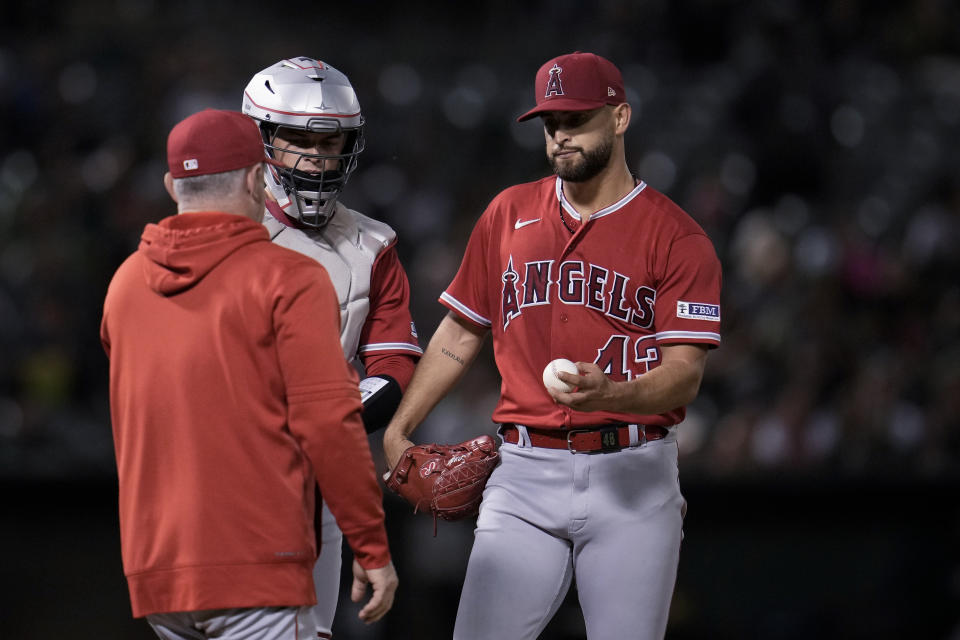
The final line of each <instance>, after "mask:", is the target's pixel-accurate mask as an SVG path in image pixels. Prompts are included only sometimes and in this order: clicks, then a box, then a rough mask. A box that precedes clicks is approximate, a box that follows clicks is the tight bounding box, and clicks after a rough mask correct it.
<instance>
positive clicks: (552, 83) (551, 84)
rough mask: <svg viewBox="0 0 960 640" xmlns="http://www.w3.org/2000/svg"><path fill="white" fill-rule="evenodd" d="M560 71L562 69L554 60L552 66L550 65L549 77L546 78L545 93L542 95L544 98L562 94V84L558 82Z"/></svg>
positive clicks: (561, 71)
mask: <svg viewBox="0 0 960 640" xmlns="http://www.w3.org/2000/svg"><path fill="white" fill-rule="evenodd" d="M561 73H563V69H561V68H560V65H558V64H557V63H556V62H554V63H553V66H552V67H550V79H549V80H547V93H546V95H544V96H543V97H544V98H549V97H550V96H562V95H563V84H561V83H560V74H561Z"/></svg>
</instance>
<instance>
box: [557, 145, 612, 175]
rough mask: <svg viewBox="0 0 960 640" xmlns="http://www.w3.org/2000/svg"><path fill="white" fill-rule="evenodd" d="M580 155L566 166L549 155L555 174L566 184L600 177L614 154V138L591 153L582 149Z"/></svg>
mask: <svg viewBox="0 0 960 640" xmlns="http://www.w3.org/2000/svg"><path fill="white" fill-rule="evenodd" d="M579 153H580V157H578V158H576V160H575V161H574V162H572V163H567V164H565V165H560V164H559V163H558V162H557V159H556V158H555V157H553V155H552V154H547V159H548V160H549V161H550V167H551V168H552V169H553V172H554V173H555V174H557V175H558V176H559V177H560V179H561V180H563V181H564V182H586V181H587V180H590V179H591V178H595V177H596V176H598V175H600V172H601V171H603V170H604V169H605V168H606V167H607V165H608V164H609V163H610V155H611V154H612V153H613V137H609V138H607V139H605V140H603V141H602V142H601V143H600V144H598V145H597V146H596V147H595V148H593V149H591V150H589V151H584V150H583V149H581V150H580V152H579Z"/></svg>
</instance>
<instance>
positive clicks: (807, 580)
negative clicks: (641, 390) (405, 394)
mask: <svg viewBox="0 0 960 640" xmlns="http://www.w3.org/2000/svg"><path fill="white" fill-rule="evenodd" d="M958 42H960V10H958V5H957V4H956V3H955V2H952V1H950V0H913V1H904V2H891V1H868V0H859V1H857V0H818V1H812V2H807V1H803V0H767V1H762V2H761V1H757V2H735V1H732V0H727V1H724V0H699V1H692V0H685V1H681V0H676V1H670V0H654V1H650V2H629V1H626V0H617V1H610V2H597V3H588V2H580V1H576V0H555V1H553V2H546V1H544V2H540V1H533V0H527V1H524V0H494V1H489V2H483V3H435V4H433V5H429V4H420V3H409V2H408V3H398V2H381V1H374V0H354V2H349V3H289V4H284V3H279V2H277V3H262V2H260V3H252V2H228V1H226V0H206V1H204V0H194V1H190V2H186V1H182V0H171V1H168V2H162V1H160V0H116V1H106V0H101V1H90V2H70V3H68V2H56V1H50V0H34V1H32V2H29V3H7V4H6V5H5V7H4V9H3V12H2V19H0V117H2V122H3V124H2V128H0V486H2V496H3V508H2V510H0V553H2V556H3V560H2V561H0V567H2V568H0V585H2V590H3V591H2V598H0V620H2V622H0V629H2V630H0V636H2V637H4V638H13V639H20V638H25V639H33V638H68V637H69V638H71V639H73V640H81V639H86V638H98V639H101V638H113V639H145V638H150V637H152V634H151V632H150V631H149V629H148V626H147V625H146V623H145V622H143V621H140V620H137V621H135V620H133V619H131V617H130V609H129V604H128V601H127V595H126V585H125V582H124V579H123V574H122V568H121V566H120V557H119V540H118V534H117V522H116V505H115V500H116V484H115V483H116V481H115V475H114V470H113V460H112V449H111V446H112V445H111V436H110V427H109V415H108V407H107V362H106V358H105V357H104V354H103V352H102V350H101V349H100V345H99V342H98V323H99V317H100V310H101V302H102V299H103V295H104V292H105V288H106V284H107V282H108V280H109V278H110V275H111V274H112V272H113V270H114V269H115V268H116V267H117V265H118V264H119V263H120V262H121V260H122V259H123V258H124V257H125V256H126V255H127V254H128V253H129V252H130V251H132V250H133V249H134V248H135V246H136V243H137V238H138V235H139V233H140V230H141V229H142V227H143V225H144V224H145V223H147V222H152V221H156V220H158V219H160V218H161V217H163V216H165V215H168V214H170V213H172V212H173V211H174V208H173V206H172V204H171V202H169V201H168V199H167V197H166V194H165V193H164V191H163V190H162V187H161V176H162V174H163V172H164V144H165V138H166V134H167V132H168V130H169V128H170V127H171V126H172V125H173V124H174V123H175V122H177V121H178V120H179V119H181V118H182V117H184V116H186V115H187V114H189V113H191V112H193V111H196V110H199V109H201V108H204V107H208V106H210V107H220V108H234V109H236V108H239V104H240V96H241V92H242V89H243V87H244V85H245V84H246V81H247V80H248V78H249V76H250V75H252V74H253V73H254V72H256V71H258V70H259V69H261V68H263V67H265V66H267V65H269V64H271V63H273V62H275V61H276V60H278V59H280V58H283V57H290V56H296V55H309V56H316V57H319V58H321V59H323V60H325V61H327V62H329V63H331V64H333V65H334V66H336V67H338V68H340V69H341V70H343V71H344V72H346V73H347V74H348V75H349V77H350V78H351V80H352V82H353V84H354V86H355V87H356V89H357V91H358V93H359V96H360V100H361V104H362V106H363V111H364V114H365V116H366V118H367V122H368V127H367V139H368V147H367V150H366V152H365V153H364V155H363V156H362V158H361V168H360V170H359V171H358V173H357V174H355V176H354V178H353V179H352V181H351V183H350V185H348V187H347V191H346V194H345V196H344V198H343V200H344V201H345V202H346V203H347V204H349V205H351V206H352V207H354V208H357V209H359V210H361V211H364V212H366V213H368V214H371V215H374V216H376V217H379V218H381V219H383V220H385V221H387V222H389V223H390V224H392V225H393V226H394V227H395V228H396V229H397V230H398V232H399V233H400V245H399V249H400V253H401V258H402V259H403V261H404V263H405V266H406V268H407V270H408V273H409V275H410V278H411V281H412V290H413V314H414V318H415V320H416V322H417V324H418V327H419V329H420V337H421V339H422V342H423V344H424V345H425V344H426V342H427V341H428V340H429V337H430V335H431V334H432V332H433V330H434V328H435V327H436V324H437V322H438V321H439V319H440V317H441V315H442V308H441V307H440V305H439V304H437V303H436V298H437V296H438V295H439V294H440V292H441V291H442V289H443V287H444V286H445V285H446V284H447V283H448V281H449V279H450V278H451V276H452V274H453V273H454V270H455V269H456V267H457V265H458V261H459V257H460V255H461V251H462V249H463V247H464V245H465V242H466V238H467V234H468V233H469V231H470V228H471V226H472V223H473V220H474V219H475V218H476V217H477V216H478V215H479V214H480V212H481V211H482V209H483V207H484V206H485V205H486V203H487V201H488V200H489V199H490V198H491V197H492V196H493V195H494V194H495V193H496V192H497V191H499V190H500V189H501V188H503V187H505V186H507V185H509V184H513V183H516V182H520V181H526V180H531V179H535V178H537V177H540V176H542V175H544V174H545V173H546V171H547V167H546V162H545V159H544V157H543V152H542V148H541V145H542V139H541V133H540V130H539V127H538V126H537V124H536V123H533V124H531V123H527V124H524V125H519V124H517V123H515V122H514V118H515V117H516V116H517V115H518V114H519V113H521V112H522V111H523V110H524V109H526V108H527V107H528V106H529V105H531V104H532V102H533V89H532V80H533V76H534V73H535V72H536V70H537V68H538V67H539V65H540V64H541V63H542V62H543V61H545V60H546V59H547V58H549V57H552V56H554V55H558V54H561V53H566V52H570V51H573V50H586V51H594V52H597V53H601V54H603V55H605V56H607V57H609V58H610V59H612V60H614V61H615V62H616V63H617V64H618V65H619V66H620V67H621V68H622V70H623V72H624V75H625V81H626V84H627V87H628V89H629V91H630V98H631V102H632V103H633V105H634V120H633V123H632V126H631V129H630V132H629V139H628V143H627V152H628V159H629V161H630V163H631V166H632V167H633V168H634V169H636V170H637V171H638V172H639V173H640V175H641V176H642V177H643V178H644V179H645V180H646V181H647V182H648V183H649V184H651V185H652V186H653V187H655V188H657V189H659V190H660V191H663V192H665V193H666V194H667V195H669V196H670V197H671V198H673V199H674V200H675V201H677V202H678V203H679V204H680V205H681V206H683V207H684V208H686V209H687V210H688V211H689V212H690V213H691V214H692V215H693V216H694V217H695V218H696V219H697V220H698V221H699V222H700V223H701V224H702V225H703V226H704V228H705V229H706V230H707V231H708V233H709V234H710V235H711V237H712V239H713V241H714V243H715V245H716V248H717V251H718V253H719V255H720V257H721V260H722V261H723V264H724V270H725V272H724V306H723V316H724V321H723V340H724V343H723V346H722V347H721V348H720V349H719V350H717V351H715V352H714V353H713V354H712V355H711V357H710V361H709V364H708V372H707V377H706V379H705V381H704V384H703V389H702V393H701V396H700V398H699V399H698V400H697V401H696V402H695V403H694V404H693V405H692V406H691V408H690V411H689V417H688V420H687V421H686V422H685V423H684V424H683V426H682V427H681V434H682V438H681V449H682V460H681V482H682V485H683V488H684V492H685V494H686V495H687V498H688V500H689V503H690V510H689V514H688V518H687V522H686V538H685V540H684V543H683V550H682V555H681V564H680V572H679V579H678V584H677V589H676V594H675V601H674V605H673V607H672V611H671V621H670V627H669V630H668V637H669V638H674V639H681V638H684V639H685V638H721V639H723V638H738V639H752V638H770V639H793V638H871V639H879V638H905V637H924V638H930V639H943V640H950V639H953V640H955V639H957V638H960V613H958V611H960V558H958V553H957V547H958V543H960V498H958V496H960V481H958V478H960V473H958V472H960V431H958V427H960V282H958V276H960V250H958V240H960V45H958ZM486 356H487V357H486V361H485V362H484V363H479V364H477V365H476V366H474V368H473V370H472V371H471V372H470V374H469V375H468V378H467V380H465V381H464V382H463V384H461V385H460V387H459V388H458V390H457V391H456V392H455V393H454V394H453V395H452V396H450V397H449V398H448V399H447V400H445V401H444V403H443V404H441V406H440V407H439V408H438V409H437V410H436V411H435V412H434V414H433V415H432V416H431V418H430V420H429V421H428V423H427V424H425V425H424V426H423V427H422V428H421V430H420V432H418V434H417V439H418V440H419V441H426V440H446V441H459V440H462V439H464V438H465V437H467V436H469V435H472V434H475V433H479V432H482V431H487V432H490V431H492V429H493V425H491V423H490V421H489V411H490V409H491V408H492V406H493V402H494V401H495V393H496V388H497V383H498V378H497V373H496V370H495V369H494V368H493V367H492V364H491V363H490V358H489V347H488V348H487V352H486ZM175 382H176V381H158V384H175ZM373 446H374V449H375V450H376V449H377V442H376V441H373ZM375 455H377V456H378V460H379V453H378V451H375ZM385 504H386V507H387V512H388V526H389V528H390V533H391V535H392V547H393V551H394V553H395V556H396V558H395V560H396V565H397V568H398V571H399V574H400V577H401V587H400V591H399V592H398V601H397V604H396V607H395V608H394V610H393V611H392V612H391V614H390V615H389V616H388V618H387V619H386V620H385V621H384V622H382V623H380V624H378V625H375V626H373V627H370V628H364V627H362V626H360V625H357V624H355V623H354V622H353V620H354V619H355V615H356V611H357V608H356V607H355V606H354V605H352V604H351V603H349V601H345V602H343V603H342V604H341V609H340V615H339V620H338V626H337V629H336V631H337V637H338V638H339V639H341V640H349V639H352V638H377V639H380V638H394V639H406V638H411V639H412V638H417V639H430V638H445V637H449V636H450V630H451V629H452V622H453V617H454V614H455V610H456V603H457V597H458V594H459V585H460V579H461V577H462V575H463V570H464V566H465V562H466V557H467V552H468V550H469V546H470V537H471V526H470V524H469V523H463V524H462V525H452V524H447V523H441V525H440V527H439V534H438V535H437V537H435V538H434V537H433V536H432V522H431V521H430V520H429V518H426V517H423V516H417V517H413V516H411V515H410V513H409V511H408V510H407V509H406V507H405V505H403V504H401V503H400V502H399V501H398V499H396V498H394V497H393V496H386V498H385ZM623 552H624V553H643V552H644V544H643V540H637V541H636V545H635V546H634V547H633V548H631V549H624V550H623ZM517 606H523V603H517ZM496 613H497V612H495V611H491V615H496ZM582 637H583V631H582V619H581V618H580V614H579V611H578V609H577V608H576V601H575V593H574V592H571V595H570V597H569V598H568V600H567V602H566V603H565V605H564V606H563V608H562V609H561V611H560V612H559V613H558V615H557V617H556V619H555V620H554V621H553V622H552V623H551V624H550V626H549V627H548V629H547V631H546V632H545V634H544V638H545V639H548V640H567V639H570V640H572V639H574V638H582Z"/></svg>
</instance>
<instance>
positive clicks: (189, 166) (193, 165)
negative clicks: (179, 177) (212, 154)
mask: <svg viewBox="0 0 960 640" xmlns="http://www.w3.org/2000/svg"><path fill="white" fill-rule="evenodd" d="M183 168H184V169H186V170H187V171H193V170H195V169H199V168H200V163H199V162H197V159H196V158H191V159H190V160H184V161H183Z"/></svg>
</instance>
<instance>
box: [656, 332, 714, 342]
mask: <svg viewBox="0 0 960 640" xmlns="http://www.w3.org/2000/svg"><path fill="white" fill-rule="evenodd" d="M676 338H685V339H691V340H711V341H713V342H718V343H719V342H720V334H719V333H714V332H712V331H661V332H660V333H652V334H650V335H649V336H640V337H639V338H637V342H640V341H641V340H658V341H659V340H674V339H676Z"/></svg>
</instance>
